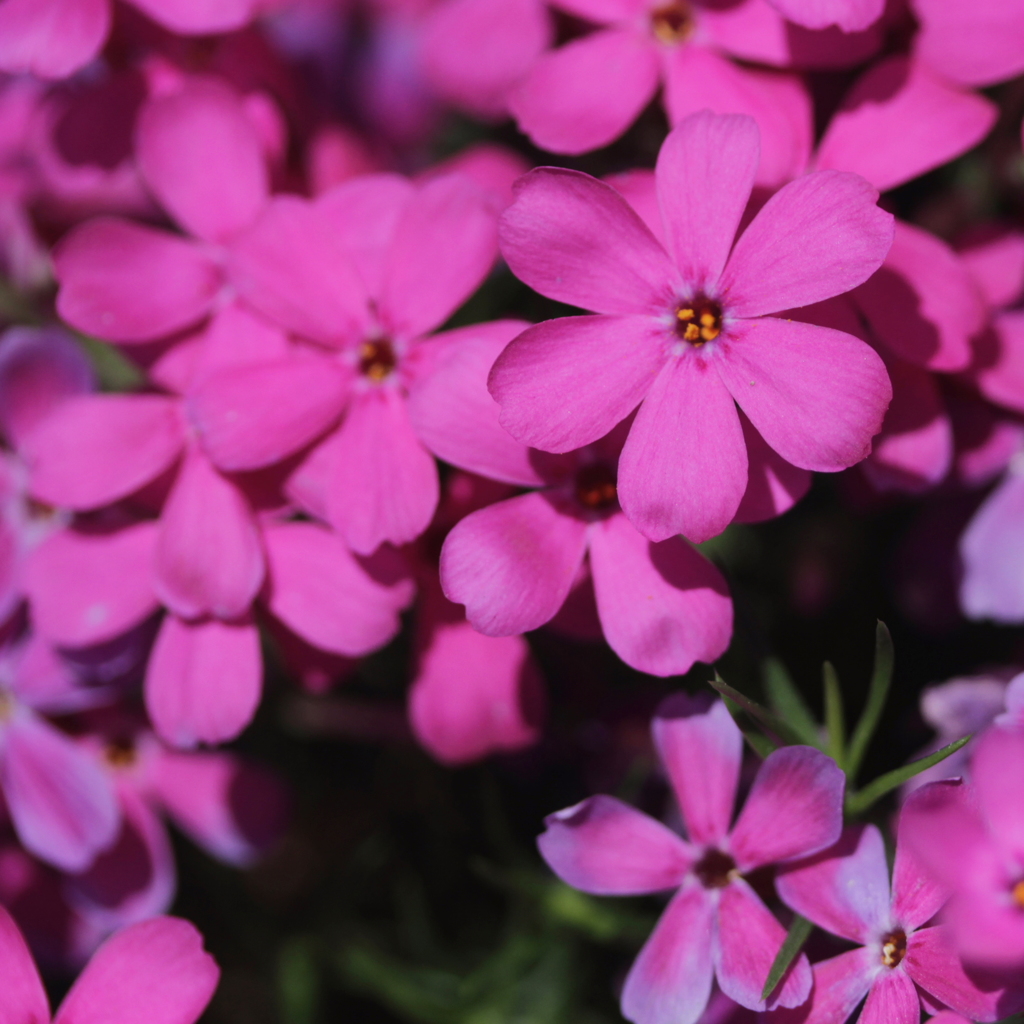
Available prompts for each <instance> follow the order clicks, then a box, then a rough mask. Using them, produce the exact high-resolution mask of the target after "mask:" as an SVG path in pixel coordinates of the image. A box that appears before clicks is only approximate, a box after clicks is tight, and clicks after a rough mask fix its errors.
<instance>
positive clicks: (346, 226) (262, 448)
mask: <svg viewBox="0 0 1024 1024" xmlns="http://www.w3.org/2000/svg"><path fill="white" fill-rule="evenodd" d="M495 256H496V227H495V211H494V207H493V204H492V203H491V202H489V201H488V198H487V196H486V195H485V194H484V193H482V192H481V191H480V190H479V189H478V188H477V187H475V186H474V185H473V183H472V182H471V181H469V180H468V179H466V178H464V177H462V176H461V175H448V176H446V177H443V178H436V179H434V180H432V181H430V182H428V183H427V184H424V185H421V186H418V187H417V186H414V185H413V184H411V183H410V182H408V181H407V180H405V179H404V178H400V177H398V176H397V175H378V176H370V177H366V178H359V179H354V180H352V181H350V182H348V183H346V184H344V185H340V186H338V187H337V188H336V189H334V190H332V191H330V192H328V193H325V194H324V195H322V196H320V197H319V198H318V199H317V200H316V201H315V202H313V203H308V202H305V201H302V200H298V199H293V198H281V199H278V200H275V202H274V203H272V204H271V206H270V208H269V209H268V211H267V213H266V214H265V215H264V217H263V218H262V219H261V220H260V221H259V222H258V223H257V225H256V226H255V227H254V228H253V229H252V230H251V231H249V232H247V233H246V234H245V235H243V237H242V238H241V239H240V240H239V242H238V243H237V244H236V250H235V254H234V257H233V259H234V267H235V270H234V275H235V279H236V280H237V282H238V284H239V287H240V288H241V289H242V293H243V296H244V297H245V298H246V299H247V300H248V301H249V302H250V303H251V304H252V305H254V306H255V307H256V308H258V309H259V310H260V311H261V312H262V313H264V314H265V315H266V316H268V317H270V318H272V319H274V320H276V321H277V322H278V323H280V324H282V325H283V326H284V327H286V328H288V329H289V330H291V331H293V332H295V333H296V334H298V335H300V336H302V337H304V338H306V339H309V340H310V341H312V342H315V343H316V347H317V349H318V351H317V352H315V353H314V352H312V351H311V352H310V362H309V363H308V364H307V365H308V367H309V369H308V370H303V369H302V367H301V366H296V365H295V363H294V361H293V362H292V363H291V364H288V365H282V364H275V365H274V366H270V365H268V366H267V367H265V368H264V369H262V370H261V369H260V368H253V369H252V370H247V371H246V372H245V374H239V373H234V372H225V373H223V374H221V375H219V376H218V377H217V379H216V380H214V379H213V378H211V379H210V380H209V381H208V382H207V385H206V386H205V389H204V393H203V394H202V396H199V397H197V398H196V399H195V400H194V401H193V402H192V405H191V413H192V416H193V422H195V423H196V425H197V428H198V429H199V431H200V432H201V433H202V434H203V436H204V439H205V443H206V444H207V446H208V448H209V449H210V450H211V451H212V452H213V458H214V460H215V462H216V463H217V464H218V465H220V466H221V467H223V468H226V469H247V468H253V467H255V466H257V465H262V464H265V462H266V461H267V460H268V455H267V450H266V444H267V440H266V439H270V440H271V441H272V442H273V443H274V444H275V448H274V454H275V456H276V457H279V458H280V457H283V456H285V455H288V454H291V453H293V452H295V451H296V450H298V449H299V448H300V447H303V446H304V445H306V444H308V443H309V442H311V441H313V440H315V439H316V438H317V437H318V436H319V435H321V434H322V433H323V432H324V430H325V429H327V428H329V427H332V426H333V425H334V424H336V423H337V422H338V420H339V418H341V422H340V425H338V426H336V427H335V429H333V430H331V431H330V432H329V433H328V434H327V436H326V438H324V440H322V441H321V442H320V443H319V444H318V445H317V446H315V447H314V448H313V449H312V451H311V452H310V453H309V454H308V455H307V457H306V458H305V459H304V460H303V461H302V463H301V464H300V466H299V467H298V469H297V470H296V471H295V473H294V474H293V475H292V477H291V479H290V481H289V484H288V493H289V495H290V496H291V497H292V498H293V499H295V500H296V501H297V503H298V504H299V505H300V506H302V507H303V508H305V509H306V510H307V511H309V512H310V513H311V514H313V515H315V516H317V517H318V518H322V519H326V520H327V521H328V522H329V523H330V524H331V525H332V527H333V528H334V529H335V530H336V531H337V532H338V534H339V535H340V536H341V537H342V539H343V540H344V541H345V543H347V544H348V545H349V546H350V547H351V548H352V549H353V550H354V551H357V552H359V553H361V554H369V553H371V552H373V551H375V550H376V549H377V548H378V547H379V546H380V545H381V544H383V543H384V542H388V541H389V542H391V543H393V544H404V543H407V542H408V541H411V540H413V539H414V538H415V537H417V536H419V534H421V533H422V532H423V530H425V529H426V527H427V525H428V524H429V523H430V520H431V517H432V516H433V514H434V509H435V508H436V506H437V501H438V495H439V483H438V476H437V467H436V465H435V463H434V460H433V458H432V457H431V455H430V454H429V452H428V451H427V450H426V449H425V448H424V447H423V445H422V443H421V442H420V440H419V438H418V437H417V435H416V432H415V429H414V427H413V425H412V423H411V422H410V419H409V414H408V411H407V409H406V395H407V393H408V390H409V388H410V387H411V386H412V384H413V382H414V381H415V379H416V377H417V375H418V374H419V373H420V363H421V361H422V359H421V356H420V355H419V354H418V353H419V351H420V349H421V348H423V347H424V345H423V343H424V340H425V339H426V337H427V336H428V334H429V332H431V331H432V330H434V329H435V328H436V327H437V326H438V325H439V324H441V323H442V322H443V321H444V320H445V319H447V318H448V317H449V316H450V315H451V314H452V313H453V312H454V311H455V309H457V308H458V306H460V305H461V304H462V302H463V301H465V299H466V298H468V297H469V295H470V294H472V292H473V291H475V290H476V288H477V286H478V285H479V284H480V282H481V281H482V280H483V278H484V277H485V276H486V274H487V272H488V271H489V270H490V268H491V266H492V264H493V262H494V259H495ZM297 374H302V382H303V383H302V386H301V387H295V388H292V387H291V382H292V381H293V380H295V379H296V375H297ZM307 382H308V383H307ZM243 403H245V408H246V409H247V410H249V411H248V412H246V414H245V415H246V416H249V415H252V416H254V417H255V418H254V419H253V420H251V421H250V420H248V419H247V420H246V421H245V422H254V423H257V424H259V425H260V429H257V430H247V429H239V426H240V423H239V417H240V407H241V406H242V405H243ZM268 417H269V419H268ZM264 424H268V425H269V426H270V427H271V428H273V427H276V426H278V425H279V424H289V425H291V424H298V425H299V427H301V429H298V428H295V427H292V426H289V431H290V432H285V431H284V429H283V428H279V429H278V430H277V432H276V435H277V436H276V437H275V433H274V432H273V430H272V429H267V427H266V426H263V425H264Z"/></svg>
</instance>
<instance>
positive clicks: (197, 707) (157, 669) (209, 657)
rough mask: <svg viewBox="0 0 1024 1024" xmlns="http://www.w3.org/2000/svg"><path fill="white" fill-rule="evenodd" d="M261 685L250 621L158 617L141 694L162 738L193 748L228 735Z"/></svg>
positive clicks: (241, 722)
mask: <svg viewBox="0 0 1024 1024" xmlns="http://www.w3.org/2000/svg"><path fill="white" fill-rule="evenodd" d="M262 687H263V663H262V657H261V655H260V636H259V631H258V630H257V629H256V627H255V626H254V625H253V624H252V623H251V622H249V621H247V620H243V621H242V622H239V623H228V622H219V621H218V620H216V619H208V620H202V621H198V622H186V621H185V620H184V619H179V618H178V617H177V616H176V615H168V616H167V617H166V618H165V619H164V621H163V625H162V626H161V627H160V632H159V633H158V634H157V638H156V643H155V644H154V645H153V652H152V654H151V655H150V656H149V664H148V665H147V666H146V680H145V690H144V696H145V699H146V710H147V712H148V713H149V719H150V721H151V722H152V723H153V728H154V729H155V730H156V733H157V735H158V736H159V737H160V738H161V739H162V740H164V741H165V742H166V743H170V744H171V745H172V746H175V747H194V746H195V745H196V744H198V743H224V742H226V741H227V740H232V739H234V738H235V737H236V736H237V735H238V734H239V733H240V732H241V731H242V730H243V729H244V728H245V727H246V726H247V725H248V724H249V722H250V721H252V716H253V715H254V714H255V713H256V708H257V706H258V705H259V702H260V694H261V691H262Z"/></svg>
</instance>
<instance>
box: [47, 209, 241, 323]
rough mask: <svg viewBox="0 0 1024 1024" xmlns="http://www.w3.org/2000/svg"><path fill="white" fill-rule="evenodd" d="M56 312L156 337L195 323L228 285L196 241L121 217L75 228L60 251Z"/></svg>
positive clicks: (71, 318)
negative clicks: (120, 218)
mask: <svg viewBox="0 0 1024 1024" xmlns="http://www.w3.org/2000/svg"><path fill="white" fill-rule="evenodd" d="M53 259H54V271H55V273H56V276H57V280H58V282H60V291H59V292H58V293H57V312H58V313H59V314H60V315H61V317H62V318H63V319H64V320H66V321H67V322H68V323H69V324H71V326H72V327H77V328H78V330H80V331H84V332H85V333H86V334H94V335H96V336H97V337H99V338H106V339H107V341H118V342H123V343H129V342H141V341H152V340H154V339H156V338H161V337H164V336H165V335H168V334H173V333H174V332H176V331H180V330H183V329H184V328H186V327H191V326H192V325H193V324H195V323H197V322H198V321H200V320H201V319H202V318H203V317H204V316H206V314H207V313H209V312H210V309H211V308H212V306H213V303H214V300H215V299H216V297H217V295H218V293H219V292H220V290H221V288H222V287H223V285H224V278H223V274H222V272H221V269H220V267H218V266H217V264H216V263H214V262H213V260H211V259H210V257H209V256H207V255H206V254H205V253H204V252H203V251H202V250H201V249H200V248H199V247H198V246H197V245H195V244H194V243H192V242H189V241H186V240H185V239H183V238H179V237H177V236H176V235H172V234H170V233H168V232H166V231H158V230H157V229H155V228H150V227H144V226H143V225H141V224H135V223H132V222H129V221H124V220H118V219H116V218H114V217H96V218H94V219H93V220H89V221H86V222H85V223H84V224H81V225H79V226H78V227H76V228H74V229H72V230H71V231H70V232H69V233H68V234H67V235H65V236H64V238H63V240H62V241H61V243H60V245H59V246H58V248H57V250H56V252H55V253H54V257H53Z"/></svg>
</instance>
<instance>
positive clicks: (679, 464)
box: [619, 349, 785, 542]
mask: <svg viewBox="0 0 1024 1024" xmlns="http://www.w3.org/2000/svg"><path fill="white" fill-rule="evenodd" d="M783 454H785V453H783ZM746 486H747V450H746V447H745V446H744V444H743V431H742V429H741V427H740V419H739V415H738V414H737V412H736V406H735V404H734V403H733V398H732V395H730V394H729V392H728V391H727V390H726V388H725V386H723V384H722V381H721V379H720V378H719V376H718V374H716V373H715V371H714V366H713V365H712V363H711V361H710V360H708V359H705V358H704V356H703V354H701V353H698V352H697V351H696V350H694V349H687V350H686V351H684V352H683V353H682V354H681V355H679V356H678V357H677V358H673V359H672V360H671V361H670V362H669V363H668V365H667V366H666V367H665V368H664V369H663V370H662V371H661V373H660V374H659V375H658V378H657V380H655V382H654V386H653V387H652V388H651V389H650V392H649V393H648V395H647V397H646V398H645V399H644V403H643V405H641V406H640V411H639V412H638V413H637V416H636V419H635V420H634V421H633V425H632V427H631V428H630V431H629V437H628V438H627V440H626V444H625V447H624V448H623V449H622V458H621V460H620V462H619V501H620V502H621V503H622V511H623V512H625V513H626V515H627V516H628V517H629V520H630V522H631V523H632V524H633V525H634V526H635V527H636V528H637V529H638V530H639V531H640V532H641V533H642V534H644V536H645V537H648V538H650V539H651V540H654V541H660V540H667V539H668V538H669V537H671V536H673V535H674V534H677V533H681V534H683V536H684V537H688V538H689V539H690V540H692V541H695V542H699V541H704V540H707V539H708V538H709V537H714V536H715V535H716V534H719V533H721V532H722V530H724V529H725V528H726V526H728V525H729V523H730V522H731V521H732V518H733V516H734V515H735V514H736V509H737V508H738V507H739V504H740V499H741V498H742V497H743V492H744V490H745V489H746Z"/></svg>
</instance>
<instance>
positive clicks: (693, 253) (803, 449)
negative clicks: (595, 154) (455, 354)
mask: <svg viewBox="0 0 1024 1024" xmlns="http://www.w3.org/2000/svg"><path fill="white" fill-rule="evenodd" d="M757 140H758V131H757V126H756V125H755V124H754V122H753V121H752V120H751V119H750V118H748V117H744V116H738V115H728V116H715V115H713V114H710V113H707V112H703V113H700V114H695V115H693V116H692V117H690V118H688V119H687V120H686V121H685V122H684V123H683V124H682V125H681V126H680V127H679V128H677V129H675V130H674V131H673V132H672V133H671V134H670V135H669V137H668V139H667V140H666V142H665V144H664V146H663V147H662V150H661V154H660V156H659V158H658V167H657V171H656V173H657V188H658V197H659V201H660V207H661V213H662V217H663V219H664V224H665V237H666V238H667V239H668V241H669V243H670V244H669V250H670V251H671V253H672V255H671V256H670V255H669V252H666V250H665V248H663V247H662V246H661V245H660V244H659V243H658V241H657V240H656V239H655V238H654V236H653V235H652V234H651V233H650V231H649V230H648V229H647V227H646V226H645V225H644V224H643V223H642V221H641V220H640V219H639V218H638V217H637V215H636V214H635V213H634V212H633V211H632V210H631V209H630V208H629V206H628V205H627V204H626V202H625V200H623V199H622V198H621V197H620V196H619V195H618V194H617V193H616V192H615V191H614V190H613V189H612V188H610V187H609V186H607V185H603V184H601V183H600V182H598V181H595V180H594V179H593V178H590V177H588V176H587V175H583V174H580V173H578V172H574V171H563V170H556V169H553V168H542V169H539V170H536V171H532V172H531V173H530V174H528V175H527V176H526V177H524V178H523V179H521V181H520V183H519V185H518V190H517V198H516V201H515V203H514V204H513V205H512V206H511V207H510V208H509V209H508V210H506V211H505V213H504V214H503V216H502V224H501V240H502V252H503V253H504V255H505V258H506V260H507V261H508V263H509V266H510V267H511V268H512V270H513V272H514V273H515V274H516V275H517V276H519V277H520V278H522V279H523V280H524V281H525V282H526V283H527V284H529V285H531V287H533V288H535V289H536V290H537V291H539V292H541V293H542V294H544V295H547V296H549V297H551V298H554V299H558V300H560V301H562V302H568V303H571V304H573V305H576V306H581V307H583V308H585V309H595V310H597V312H598V313H599V314H600V315H598V316H590V317H569V318H567V319H562V320H551V321H548V322H546V323H542V324H538V325H537V326H536V327H532V328H530V329H529V330H527V331H525V332H524V333H523V334H522V335H520V336H519V337H518V338H516V339H515V341H513V342H512V344H511V345H509V347H508V348H507V349H506V350H505V352H504V353H503V354H502V355H501V357H500V358H499V359H498V361H497V363H495V366H494V369H493V370H492V371H491V378H490V387H491V393H492V394H493V395H494V397H495V399H496V400H497V401H498V404H499V405H500V406H501V407H502V411H501V423H502V425H503V426H504V427H505V428H506V429H507V430H508V431H509V432H510V433H511V434H512V435H513V436H514V437H516V438H517V439H518V440H520V441H522V442H523V443H524V444H528V445H531V446H532V447H535V448H540V449H541V450H544V451H552V452H566V451H570V450H572V449H574V448H582V447H585V446H586V445H587V444H590V443H592V442H594V441H596V440H597V439H598V438H600V437H602V436H604V435H605V434H606V433H608V431H610V430H611V429H612V427H614V426H615V425H616V424H617V423H618V422H620V421H621V420H623V419H624V418H625V417H626V416H628V415H629V414H630V413H631V412H632V411H633V410H634V409H635V408H636V407H637V406H638V405H639V410H638V412H637V415H636V419H635V421H634V422H633V425H632V427H631V428H630V431H629V437H628V438H627V440H626V444H625V447H624V448H623V451H622V459H621V463H620V467H619V496H620V500H621V503H622V508H623V511H624V512H625V513H626V515H627V516H628V517H629V518H630V520H631V521H632V522H633V524H634V525H635V526H636V527H637V529H639V530H640V531H641V532H642V533H643V534H644V535H645V536H647V537H648V538H650V539H651V540H654V541H660V540H664V539H666V538H668V537H670V536H672V535H673V534H676V533H683V534H684V535H685V536H687V537H689V538H690V539H692V540H698V541H699V540H705V539H707V538H708V537H712V536H714V535H715V534H717V533H720V532H721V531H722V530H723V529H724V528H725V526H726V525H728V523H729V522H730V521H731V520H732V518H733V517H734V515H735V514H736V511H737V509H738V507H739V505H740V501H741V499H742V497H743V494H744V492H745V490H746V488H747V479H748V457H747V446H746V444H745V442H744V439H743V430H742V426H741V420H740V417H739V413H738V412H737V409H736V405H737V404H739V406H740V408H741V409H742V410H743V412H744V413H745V414H746V416H747V417H748V418H749V420H750V422H751V423H752V424H753V426H754V428H755V429H756V430H757V431H758V432H759V433H760V434H761V436H762V437H763V438H764V440H765V441H766V442H767V443H768V445H769V447H771V448H772V449H773V450H774V451H775V452H777V453H778V454H779V455H781V456H782V457H783V459H785V460H786V461H788V462H790V463H792V464H793V465H795V466H798V467H800V468H803V469H810V470H820V471H824V472H834V471H836V470H839V469H843V468H845V467H847V466H850V465H853V464H854V463H856V462H859V461H860V460H861V459H863V458H864V457H865V456H866V455H867V454H868V452H869V451H870V447H871V437H872V436H873V435H874V434H875V433H877V432H878V429H879V427H880V426H881V423H882V418H883V415H884V413H885V410H886V407H887V406H888V403H889V400H890V398H891V396H892V391H891V387H890V385H889V380H888V377H887V375H886V373H885V368H884V366H883V364H882V361H881V360H880V359H879V357H878V356H877V355H876V354H875V353H874V352H873V351H872V350H871V349H870V347H869V346H867V345H866V344H864V342H862V341H860V340H859V339H856V338H854V337H852V336H851V335H849V334H845V333H842V332H840V331H834V330H828V329H824V328H819V327H813V326H811V325H808V324H798V323H794V322H791V321H787V320H781V319H778V318H775V317H768V316H763V315H762V314H765V313H768V312H772V311H775V310H786V309H791V308H794V307H799V306H805V305H808V304H810V303H813V302H819V301H821V300H822V299H825V298H828V297H830V296H833V295H837V294H840V293H842V292H844V291H846V290H848V289H849V288H852V287H855V286H856V285H858V284H860V283H862V282H863V281H864V280H866V279H867V278H868V277H870V275H871V274H872V273H873V272H874V271H875V270H877V268H878V267H879V266H880V264H881V263H882V261H883V260H884V258H885V254H886V252H887V251H888V248H889V246H890V244H891V242H892V231H893V227H892V217H891V216H890V215H889V214H887V213H884V212H883V211H882V210H880V209H878V207H877V206H876V205H875V200H876V198H877V193H876V192H875V191H874V189H872V188H871V186H870V185H868V183H867V182H865V181H864V180H863V179H861V178H859V177H857V176H856V175H851V174H844V173H841V172H836V171H821V172H816V173H813V174H809V175H805V176H804V177H802V178H800V179H798V180H797V181H794V182H792V183H791V184H789V185H787V186H785V187H784V188H783V189H781V190H780V191H779V192H778V193H776V195H774V196H773V197H772V198H771V199H770V200H769V201H768V203H767V204H766V205H765V206H764V207H763V209H762V210H761V211H760V212H759V213H758V214H757V216H756V217H755V218H754V220H753V221H752V222H751V224H750V226H749V227H748V228H747V229H746V230H745V231H744V232H743V234H742V235H741V236H740V238H739V240H738V241H737V242H736V244H735V246H733V236H734V234H735V232H736V229H737V227H738V225H739V223H740V219H741V217H742V216H743V212H744V209H745V208H746V204H747V199H748V197H749V195H750V190H751V187H752V185H753V180H754V174H755V169H756V167H757V160H758V142H757ZM730 249H731V250H732V251H731V253H730Z"/></svg>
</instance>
